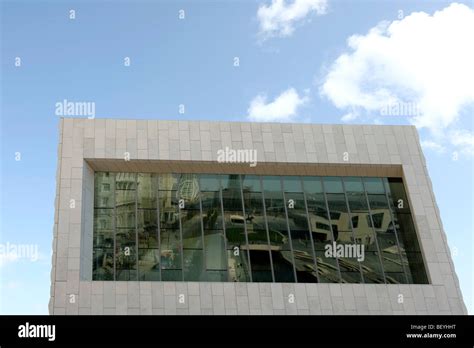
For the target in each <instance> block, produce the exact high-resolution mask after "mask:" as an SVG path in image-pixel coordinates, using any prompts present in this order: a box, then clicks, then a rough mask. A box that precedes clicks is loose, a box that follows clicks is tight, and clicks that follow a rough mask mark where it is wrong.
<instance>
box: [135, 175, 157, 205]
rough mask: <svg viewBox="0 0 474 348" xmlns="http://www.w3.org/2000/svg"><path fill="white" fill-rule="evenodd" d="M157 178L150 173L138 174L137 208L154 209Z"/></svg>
mask: <svg viewBox="0 0 474 348" xmlns="http://www.w3.org/2000/svg"><path fill="white" fill-rule="evenodd" d="M157 191H158V185H157V179H156V177H155V176H154V175H152V174H138V177H137V197H138V198H137V200H138V208H145V209H156V195H157Z"/></svg>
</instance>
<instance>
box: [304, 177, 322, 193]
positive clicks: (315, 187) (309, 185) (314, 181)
mask: <svg viewBox="0 0 474 348" xmlns="http://www.w3.org/2000/svg"><path fill="white" fill-rule="evenodd" d="M303 186H304V192H306V194H313V193H322V192H323V185H322V183H321V178H320V177H318V176H304V177H303Z"/></svg>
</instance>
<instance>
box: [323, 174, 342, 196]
mask: <svg viewBox="0 0 474 348" xmlns="http://www.w3.org/2000/svg"><path fill="white" fill-rule="evenodd" d="M323 182H324V190H325V191H326V193H343V192H344V190H343V188H342V181H341V178H340V177H336V176H328V177H324V178H323Z"/></svg>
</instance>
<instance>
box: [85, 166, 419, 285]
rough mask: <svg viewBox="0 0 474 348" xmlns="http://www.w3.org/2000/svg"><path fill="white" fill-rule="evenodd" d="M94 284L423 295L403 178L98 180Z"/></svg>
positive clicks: (134, 176) (100, 176)
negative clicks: (403, 287) (266, 285)
mask: <svg viewBox="0 0 474 348" xmlns="http://www.w3.org/2000/svg"><path fill="white" fill-rule="evenodd" d="M94 188H95V191H94V225H93V226H94V234H93V237H94V238H93V279H94V280H144V281H219V282H299V283H313V282H321V283H379V284H384V283H386V284H391V283H393V284H397V283H399V284H426V283H428V277H427V274H426V271H425V266H424V262H423V257H422V253H421V249H420V244H419V242H418V238H417V235H416V230H415V225H414V222H413V217H412V214H411V211H410V206H409V201H408V197H407V195H406V191H405V188H404V185H403V182H402V180H401V179H399V178H374V177H312V176H258V175H240V174H225V175H224V174H150V173H111V172H97V173H95V185H94Z"/></svg>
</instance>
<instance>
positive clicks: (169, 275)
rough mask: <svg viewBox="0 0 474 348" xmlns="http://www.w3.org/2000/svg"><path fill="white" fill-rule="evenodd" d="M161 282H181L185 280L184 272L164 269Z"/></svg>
mask: <svg viewBox="0 0 474 348" xmlns="http://www.w3.org/2000/svg"><path fill="white" fill-rule="evenodd" d="M162 258H163V257H162ZM161 280H162V281H164V282H180V281H182V280H183V271H182V270H180V269H162V270H161Z"/></svg>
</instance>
